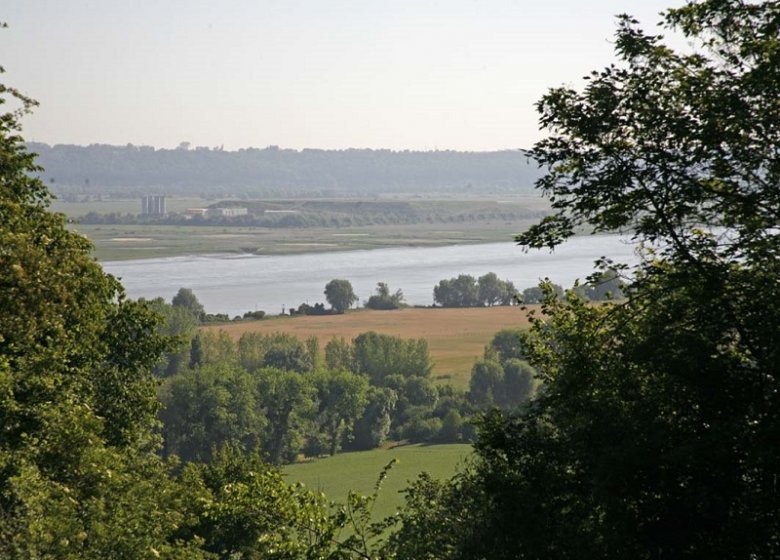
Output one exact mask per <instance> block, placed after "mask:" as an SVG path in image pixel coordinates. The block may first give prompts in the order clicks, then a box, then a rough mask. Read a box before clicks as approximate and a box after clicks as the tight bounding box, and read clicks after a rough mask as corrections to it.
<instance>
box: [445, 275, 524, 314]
mask: <svg viewBox="0 0 780 560" xmlns="http://www.w3.org/2000/svg"><path fill="white" fill-rule="evenodd" d="M516 292H517V290H515V286H514V284H512V282H510V281H509V280H499V278H498V276H496V274H495V272H488V273H487V274H485V275H484V276H480V277H479V279H478V280H477V279H476V278H474V277H473V276H470V275H468V274H461V275H459V276H458V277H456V278H450V279H449V280H442V281H440V282H439V283H438V284H437V285H436V286H434V288H433V301H434V302H435V303H437V304H439V305H441V306H442V307H483V306H489V307H492V306H494V305H512V304H513V303H514V302H515V295H516Z"/></svg>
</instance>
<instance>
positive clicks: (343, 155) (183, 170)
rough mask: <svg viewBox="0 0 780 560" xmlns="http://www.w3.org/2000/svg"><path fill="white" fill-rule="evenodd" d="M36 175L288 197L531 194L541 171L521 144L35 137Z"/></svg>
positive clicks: (61, 183)
mask: <svg viewBox="0 0 780 560" xmlns="http://www.w3.org/2000/svg"><path fill="white" fill-rule="evenodd" d="M28 147H29V149H30V150H31V151H32V152H34V153H37V154H38V162H39V164H40V165H41V166H42V167H43V168H44V169H45V172H42V173H41V175H40V176H41V178H42V179H43V180H44V181H45V182H46V183H47V184H48V185H49V186H50V188H52V189H53V190H54V192H56V193H57V194H58V195H69V194H104V195H105V194H112V193H121V194H123V195H133V194H149V193H150V192H154V193H159V194H168V195H174V194H175V195H201V196H203V197H204V198H209V197H223V196H230V195H233V196H235V195H242V194H244V195H250V196H255V197H257V196H262V197H272V196H281V197H289V196H294V195H307V196H315V195H319V196H334V195H353V196H354V195H360V196H371V195H378V194H387V193H415V194H425V193H441V192H454V193H472V192H473V193H485V192H497V193H498V192H503V193H509V192H511V193H518V192H530V191H531V188H532V186H533V183H534V181H535V180H536V179H537V178H538V177H539V171H538V169H537V167H536V165H535V164H534V163H533V162H532V161H530V160H529V159H528V157H527V156H526V154H525V152H523V151H521V150H516V151H503V152H453V151H431V152H413V151H403V152H397V151H391V150H357V149H351V150H313V149H306V150H300V151H299V150H288V149H281V148H278V147H275V146H271V147H268V148H264V149H257V148H247V149H242V150H237V151H226V150H222V149H219V148H214V149H210V148H206V147H198V148H193V149H190V148H189V146H187V145H186V144H185V146H182V147H180V148H178V149H170V150H169V149H155V148H153V147H151V146H132V145H128V146H107V145H91V146H72V145H55V146H49V145H47V144H41V143H33V144H29V145H28Z"/></svg>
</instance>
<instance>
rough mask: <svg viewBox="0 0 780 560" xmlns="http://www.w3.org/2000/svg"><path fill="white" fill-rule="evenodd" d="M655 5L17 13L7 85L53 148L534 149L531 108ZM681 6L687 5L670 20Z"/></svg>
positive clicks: (277, 0)
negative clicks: (618, 26)
mask: <svg viewBox="0 0 780 560" xmlns="http://www.w3.org/2000/svg"><path fill="white" fill-rule="evenodd" d="M669 5H670V4H669V1H668V0H666V1H663V2H662V1H659V0H631V1H617V0H589V1H587V2H586V1H582V0H534V1H533V2H529V1H520V0H514V1H511V0H446V1H445V0H439V1H434V0H383V1H379V0H210V1H206V0H186V1H185V0H155V1H150V0H133V1H130V0H123V1H115V0H3V6H2V8H0V21H5V22H6V23H8V25H9V27H8V29H4V30H0V64H1V65H2V66H4V67H5V69H6V74H5V75H4V76H3V78H2V80H3V83H5V84H7V85H12V86H14V87H16V88H18V89H20V90H22V91H23V92H24V93H26V94H28V95H30V96H31V97H33V98H35V99H36V100H38V101H39V102H40V107H38V108H37V109H36V110H35V113H34V114H33V115H31V116H27V117H25V119H24V122H23V126H24V130H23V134H24V136H25V138H27V139H28V140H32V141H40V142H46V143H49V144H58V143H63V144H84V145H85V144H92V143H103V144H118V145H125V144H128V143H132V144H136V145H151V146H155V147H158V148H160V147H175V146H177V145H179V144H180V143H181V142H185V141H186V142H190V143H191V145H192V146H193V147H195V146H208V147H215V146H223V147H224V148H225V149H238V148H244V147H250V146H252V147H261V148H262V147H265V146H268V145H278V146H281V147H284V148H295V149H302V148H325V149H344V148H375V149H376V148H389V149H394V150H403V149H410V150H434V149H439V150H443V149H452V150H473V151H487V150H501V149H517V148H528V147H530V146H531V145H532V144H533V143H534V142H535V141H537V140H539V139H540V138H542V137H543V136H544V132H543V131H540V130H539V128H538V120H537V114H536V110H535V108H534V103H535V102H536V101H537V100H538V99H539V98H540V97H541V96H542V95H543V94H544V93H545V91H547V89H549V88H550V87H555V86H559V85H571V86H575V87H577V86H579V85H580V84H581V83H582V81H581V78H582V76H584V75H585V74H587V73H589V72H590V71H592V70H597V69H600V68H602V67H604V66H605V65H607V64H609V63H610V62H612V61H613V60H614V55H613V44H612V38H613V36H614V31H615V17H614V16H615V15H616V14H618V13H630V14H632V15H633V16H635V17H636V18H637V19H639V20H640V21H641V22H642V25H643V27H644V28H645V29H648V30H650V29H653V28H654V26H655V24H656V23H657V22H658V21H659V20H660V17H659V15H658V14H659V12H661V11H662V10H664V9H665V8H667V7H669ZM672 5H673V4H672Z"/></svg>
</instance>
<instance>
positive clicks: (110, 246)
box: [51, 195, 548, 260]
mask: <svg viewBox="0 0 780 560" xmlns="http://www.w3.org/2000/svg"><path fill="white" fill-rule="evenodd" d="M214 202H216V201H215V200H205V199H201V198H184V197H182V198H177V197H168V198H167V207H168V211H169V212H171V213H181V212H183V211H184V210H186V209H187V208H191V207H204V206H208V205H210V204H213V203H214ZM244 203H245V204H247V205H250V206H251V205H253V204H254V205H260V206H264V207H265V206H269V207H274V208H281V209H285V208H286V209H288V210H284V211H289V212H293V214H298V213H300V215H301V216H303V215H308V216H310V217H311V216H320V217H323V216H324V217H325V218H327V217H332V218H333V223H328V224H319V223H308V225H307V226H306V227H303V226H297V227H260V226H261V225H262V224H260V225H257V224H256V225H255V226H251V227H250V226H240V225H233V224H231V223H225V224H220V225H187V224H184V225H162V224H149V223H138V224H117V223H114V224H94V223H93V224H84V223H78V221H79V218H80V217H82V216H84V215H86V214H87V213H90V212H95V213H97V214H102V215H106V214H111V213H119V214H138V213H139V212H140V209H141V207H140V198H128V199H118V198H117V199H109V198H106V199H105V200H88V201H84V202H66V201H64V200H54V201H53V202H52V206H51V207H52V210H54V211H57V212H62V213H64V214H65V215H66V216H67V217H68V218H69V219H70V220H72V222H73V223H71V224H70V225H69V227H70V228H71V229H73V230H75V231H78V232H79V233H81V234H83V235H84V236H86V237H87V238H89V239H90V240H91V241H92V243H93V244H94V245H95V256H96V257H97V258H98V259H99V260H127V259H145V258H155V257H170V256H179V255H192V254H215V253H251V254H257V255H273V254H299V253H310V252H323V251H345V250H358V249H377V248H384V247H409V246H412V247H426V246H427V247H433V246H442V245H460V244H470V243H490V242H494V241H506V240H509V239H512V237H513V236H514V235H515V234H516V233H517V232H519V231H522V230H524V229H525V228H527V227H528V226H530V225H531V224H532V223H535V222H536V221H538V219H539V216H540V215H541V214H542V213H544V212H545V211H546V210H547V209H548V205H547V202H546V201H544V200H542V199H540V198H538V197H528V196H525V197H522V196H505V197H503V198H500V197H498V196H483V197H476V198H467V197H460V198H457V197H446V198H442V199H438V198H436V199H431V198H421V197H414V196H412V195H408V196H395V197H393V198H392V199H388V198H371V199H288V200H276V199H274V200H268V201H245V202H244ZM399 208H400V209H401V210H403V211H404V212H407V213H408V214H409V216H411V218H410V217H409V216H407V217H406V218H409V220H407V223H401V222H394V221H393V220H397V219H401V220H402V222H403V221H404V220H406V218H403V217H401V218H399V216H395V217H393V216H390V215H389V214H387V213H388V212H394V211H399V210H398V209H399ZM280 215H281V214H280ZM385 219H387V223H384V222H385ZM326 221H328V220H326ZM345 221H346V223H344V222H345Z"/></svg>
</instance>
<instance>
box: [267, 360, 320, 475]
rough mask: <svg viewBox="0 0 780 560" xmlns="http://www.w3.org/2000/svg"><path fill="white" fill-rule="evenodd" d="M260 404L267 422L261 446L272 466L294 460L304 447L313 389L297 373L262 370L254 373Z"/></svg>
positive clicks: (310, 384) (308, 380)
mask: <svg viewBox="0 0 780 560" xmlns="http://www.w3.org/2000/svg"><path fill="white" fill-rule="evenodd" d="M255 378H256V381H257V397H256V398H257V402H258V404H259V405H260V407H261V409H262V412H263V416H264V417H265V419H266V420H267V422H268V426H267V429H266V431H265V437H263V441H262V447H263V450H264V451H265V452H266V453H267V454H268V459H269V460H270V462H271V463H273V464H275V465H278V464H281V463H282V462H283V461H292V460H294V459H295V456H296V455H297V454H298V452H299V451H300V449H301V447H302V444H303V437H304V430H305V428H306V427H309V424H310V423H309V422H308V421H307V419H308V417H309V416H310V415H311V413H312V412H313V408H314V386H313V384H312V382H311V380H310V379H309V378H308V377H304V376H302V375H300V374H298V373H296V372H292V371H284V370H275V369H262V370H259V371H257V372H255Z"/></svg>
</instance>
